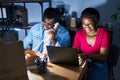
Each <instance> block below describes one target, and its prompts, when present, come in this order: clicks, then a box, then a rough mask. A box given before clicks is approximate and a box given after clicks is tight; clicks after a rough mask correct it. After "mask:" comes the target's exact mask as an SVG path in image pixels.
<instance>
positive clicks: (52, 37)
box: [49, 28, 56, 45]
mask: <svg viewBox="0 0 120 80" xmlns="http://www.w3.org/2000/svg"><path fill="white" fill-rule="evenodd" d="M49 35H50V40H51V41H52V43H53V45H55V44H56V40H55V35H56V30H55V29H54V28H52V29H50V32H49Z"/></svg>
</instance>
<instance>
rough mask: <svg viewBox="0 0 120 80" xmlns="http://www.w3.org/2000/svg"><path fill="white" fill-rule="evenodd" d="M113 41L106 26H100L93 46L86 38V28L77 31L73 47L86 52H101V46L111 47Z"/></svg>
mask: <svg viewBox="0 0 120 80" xmlns="http://www.w3.org/2000/svg"><path fill="white" fill-rule="evenodd" d="M110 43H111V39H110V33H109V31H107V30H106V29H104V28H98V33H97V36H96V40H95V43H94V45H93V46H90V45H89V44H88V43H87V40H86V32H85V30H84V29H81V30H79V31H77V33H76V35H75V38H74V43H73V48H79V49H80V50H81V51H82V52H83V53H85V54H96V53H99V51H100V48H109V47H110Z"/></svg>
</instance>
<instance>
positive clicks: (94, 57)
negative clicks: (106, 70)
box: [81, 48, 109, 61]
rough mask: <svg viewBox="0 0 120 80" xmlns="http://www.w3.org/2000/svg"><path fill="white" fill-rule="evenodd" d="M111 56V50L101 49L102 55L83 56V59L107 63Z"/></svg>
mask: <svg viewBox="0 0 120 80" xmlns="http://www.w3.org/2000/svg"><path fill="white" fill-rule="evenodd" d="M108 54H109V48H101V49H100V53H97V54H85V53H83V54H81V57H82V58H83V59H92V60H98V61H106V60H107V57H108Z"/></svg>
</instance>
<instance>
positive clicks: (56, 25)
mask: <svg viewBox="0 0 120 80" xmlns="http://www.w3.org/2000/svg"><path fill="white" fill-rule="evenodd" d="M58 25H59V23H58V22H56V23H55V24H54V26H53V28H54V29H55V30H57V28H58Z"/></svg>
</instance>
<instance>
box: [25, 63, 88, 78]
mask: <svg viewBox="0 0 120 80" xmlns="http://www.w3.org/2000/svg"><path fill="white" fill-rule="evenodd" d="M27 69H28V70H27V73H28V77H29V80H82V78H83V76H84V74H85V73H86V69H87V62H86V61H84V62H83V63H82V65H81V66H70V65H58V64H53V63H50V62H48V63H47V72H46V73H38V71H37V66H35V65H33V66H28V67H27Z"/></svg>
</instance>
